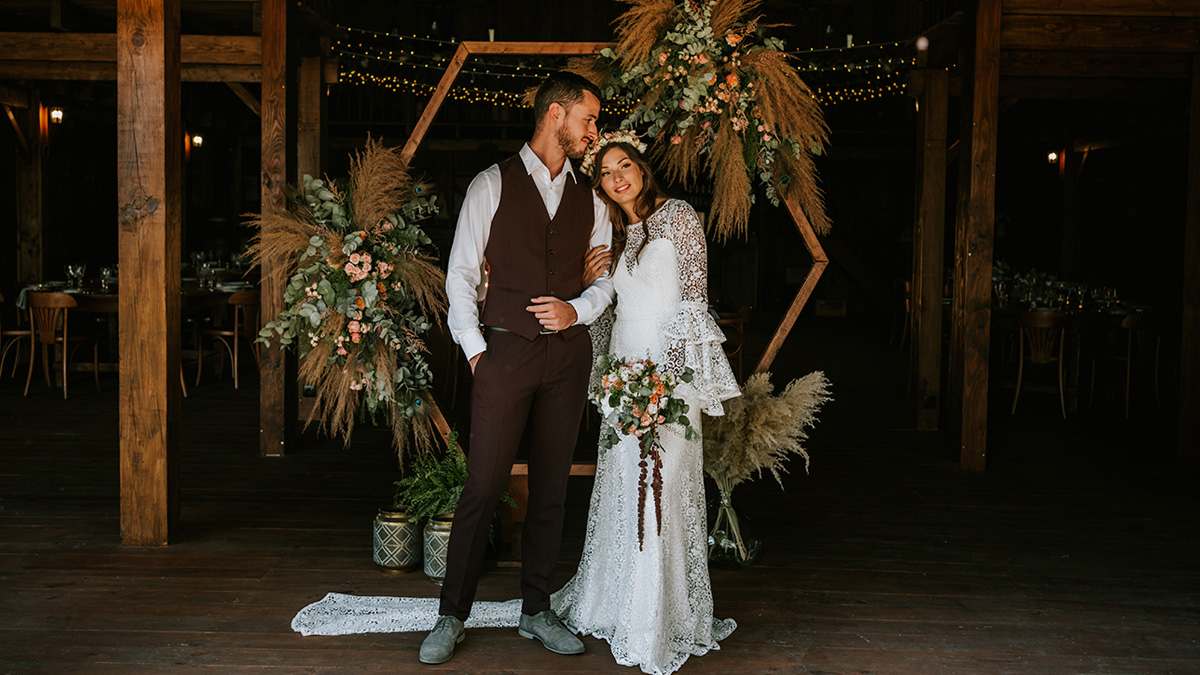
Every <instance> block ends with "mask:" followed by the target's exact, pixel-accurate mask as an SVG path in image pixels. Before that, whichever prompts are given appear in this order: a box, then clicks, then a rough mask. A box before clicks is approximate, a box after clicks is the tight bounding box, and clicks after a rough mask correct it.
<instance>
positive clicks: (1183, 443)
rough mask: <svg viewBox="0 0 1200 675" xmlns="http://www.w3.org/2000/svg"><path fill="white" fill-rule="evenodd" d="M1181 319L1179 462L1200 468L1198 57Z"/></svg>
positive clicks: (1191, 116)
mask: <svg viewBox="0 0 1200 675" xmlns="http://www.w3.org/2000/svg"><path fill="white" fill-rule="evenodd" d="M1190 104H1191V108H1190V110H1189V115H1188V117H1189V120H1190V122H1189V129H1190V130H1189V134H1188V183H1187V186H1188V187H1187V223H1186V225H1185V229H1184V235H1183V321H1182V331H1181V335H1180V350H1179V450H1178V456H1179V463H1180V464H1181V465H1183V466H1185V467H1187V468H1189V469H1192V470H1196V469H1200V56H1193V57H1192V96H1191V102H1190Z"/></svg>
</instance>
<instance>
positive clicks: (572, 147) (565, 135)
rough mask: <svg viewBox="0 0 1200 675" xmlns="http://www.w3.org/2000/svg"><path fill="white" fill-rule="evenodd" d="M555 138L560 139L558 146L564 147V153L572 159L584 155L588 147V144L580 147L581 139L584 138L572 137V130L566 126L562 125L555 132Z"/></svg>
mask: <svg viewBox="0 0 1200 675" xmlns="http://www.w3.org/2000/svg"><path fill="white" fill-rule="evenodd" d="M554 138H555V140H557V141H558V147H559V148H561V149H562V151H563V154H564V155H566V156H567V157H570V158H571V159H579V158H580V157H583V151H584V150H586V149H587V145H586V144H585V145H584V146H583V147H582V148H580V147H579V146H580V142H579V141H581V140H582V139H579V138H572V137H571V132H569V131H567V129H566V127H562V128H560V129H559V130H558V131H557V132H555V134H554Z"/></svg>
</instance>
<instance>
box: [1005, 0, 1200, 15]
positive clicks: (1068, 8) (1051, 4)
mask: <svg viewBox="0 0 1200 675" xmlns="http://www.w3.org/2000/svg"><path fill="white" fill-rule="evenodd" d="M1004 13H1005V14H1089V15H1093V16H1200V0H1004Z"/></svg>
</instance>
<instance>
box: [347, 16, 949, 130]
mask: <svg viewBox="0 0 1200 675" xmlns="http://www.w3.org/2000/svg"><path fill="white" fill-rule="evenodd" d="M340 28H341V29H342V30H345V31H347V33H348V34H349V35H350V36H351V38H350V39H346V40H339V41H338V42H337V44H336V48H335V52H336V53H337V54H338V55H339V56H342V57H345V58H342V59H339V63H340V64H341V67H340V68H339V71H340V75H339V78H338V81H339V82H341V83H346V84H353V85H370V86H378V87H382V88H384V89H387V90H388V91H392V92H396V93H400V94H406V95H414V96H421V97H428V96H431V95H432V94H433V92H434V90H435V89H436V87H435V85H433V84H429V83H425V82H421V81H419V80H418V79H412V78H409V77H402V76H399V75H391V74H381V73H379V72H368V71H367V66H368V65H369V63H371V62H377V63H379V64H381V67H383V68H389V67H399V68H408V69H413V70H415V71H418V72H420V71H430V72H431V74H437V75H439V76H440V74H441V73H444V72H445V71H446V69H447V68H448V67H449V66H450V64H451V61H452V59H451V58H449V57H446V56H444V55H442V54H439V53H436V52H435V50H436V49H437V48H438V47H453V48H457V45H458V42H456V41H454V40H440V39H437V38H434V37H431V36H424V37H422V36H418V35H396V34H392V33H382V32H379V31H372V30H367V29H362V28H354V27H349V26H340ZM373 41H374V42H373ZM910 42H911V41H910V40H903V41H895V42H885V43H866V44H861V45H853V46H849V47H825V48H816V49H808V50H793V51H789V52H785V53H786V54H788V55H789V56H792V57H797V60H798V61H800V62H802V63H801V65H798V66H797V67H796V72H797V73H800V74H802V75H803V77H804V78H805V80H806V81H808V83H809V85H810V87H811V88H812V91H813V97H814V98H815V99H817V100H818V101H819V102H820V103H821V104H822V105H826V106H829V105H836V104H839V103H846V102H867V101H873V100H878V99H881V98H884V97H890V96H897V95H901V94H903V93H904V91H905V88H906V86H907V82H906V79H907V74H908V71H909V70H910V69H912V68H913V67H915V66H916V58H915V57H906V56H900V55H896V54H894V52H893V53H892V55H891V56H887V55H885V54H879V53H878V52H879V51H881V50H886V49H887V48H888V47H899V46H907V45H909V44H910ZM431 48H432V49H431ZM867 50H873V51H872V52H871V53H875V54H877V56H875V57H869V56H868V55H867V54H865V53H864V52H866V51H867ZM806 54H822V55H828V56H822V57H821V59H820V60H815V59H804V58H803V56H804V55H806ZM838 54H845V56H847V57H853V59H852V60H846V61H844V62H840V63H838V62H833V61H838V60H839V59H837V55H838ZM527 58H530V57H527V56H526V57H523V58H522V59H521V60H519V61H517V62H516V63H511V62H510V63H503V62H500V61H495V60H490V61H485V60H479V59H478V58H472V59H471V60H470V61H468V63H467V64H464V67H463V69H462V70H461V71H460V73H461V74H463V75H467V76H469V78H470V83H462V82H459V83H456V84H455V86H454V87H453V88H452V89H451V90H450V92H449V93H448V94H447V96H448V98H450V100H453V101H459V102H463V103H474V104H486V105H491V106H500V107H505V108H525V107H526V105H525V102H524V97H525V89H527V88H528V86H527V85H526V84H525V82H529V83H532V81H535V80H538V79H541V78H542V77H544V76H545V74H547V73H550V72H554V71H556V70H558V69H559V68H561V63H560V62H556V61H537V60H533V59H531V60H532V63H531V62H530V61H527V60H526V59H527ZM359 65H361V67H358V66H359ZM947 70H949V68H948V69H947ZM479 77H482V78H495V79H494V80H493V82H495V83H496V84H494V85H493V86H492V87H491V88H485V87H479V86H474V82H475V80H476V78H479ZM833 80H840V81H833ZM847 80H849V81H847ZM504 82H508V83H511V85H517V86H518V87H520V89H518V90H515V91H509V90H507V89H509V88H511V85H509V86H504V85H503V84H502V83H504ZM518 82H522V83H521V84H518ZM622 109H624V110H622ZM605 111H606V112H612V113H614V114H621V115H623V114H627V113H628V112H629V106H627V105H615V104H607V105H606V106H605Z"/></svg>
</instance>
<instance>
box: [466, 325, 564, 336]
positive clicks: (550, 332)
mask: <svg viewBox="0 0 1200 675" xmlns="http://www.w3.org/2000/svg"><path fill="white" fill-rule="evenodd" d="M483 330H484V331H485V332H487V331H495V332H497V333H513V334H514V335H515V334H517V332H516V331H512V330H509V329H507V328H501V327H500V326H484V327H483ZM557 332H558V331H556V330H549V329H546V328H543V329H542V330H541V332H539V333H538V334H539V335H554V334H555V333H557Z"/></svg>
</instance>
